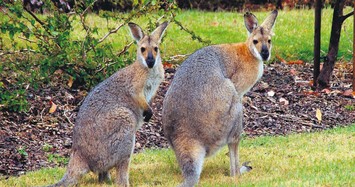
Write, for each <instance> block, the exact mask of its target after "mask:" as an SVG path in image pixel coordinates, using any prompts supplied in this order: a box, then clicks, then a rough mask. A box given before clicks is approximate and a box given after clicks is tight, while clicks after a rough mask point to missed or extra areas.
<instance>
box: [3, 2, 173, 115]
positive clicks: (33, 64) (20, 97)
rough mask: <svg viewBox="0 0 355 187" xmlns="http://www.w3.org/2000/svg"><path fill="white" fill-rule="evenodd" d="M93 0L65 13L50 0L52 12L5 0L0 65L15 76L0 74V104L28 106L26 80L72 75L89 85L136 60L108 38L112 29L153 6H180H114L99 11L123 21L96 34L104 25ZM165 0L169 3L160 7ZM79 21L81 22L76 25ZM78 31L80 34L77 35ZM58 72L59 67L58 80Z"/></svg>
mask: <svg viewBox="0 0 355 187" xmlns="http://www.w3.org/2000/svg"><path fill="white" fill-rule="evenodd" d="M94 3H95V1H94V0H90V1H83V2H81V3H80V4H77V5H75V7H73V11H72V12H71V13H69V14H67V13H63V12H61V11H60V10H59V9H58V8H57V7H55V6H54V5H53V3H52V2H51V1H50V0H46V1H45V9H46V10H47V11H48V13H46V14H45V15H38V14H35V13H33V12H31V11H30V10H28V9H27V8H26V7H23V6H22V1H14V2H10V3H4V2H1V5H2V6H3V7H2V8H1V11H2V12H1V13H0V14H3V15H4V16H1V18H0V23H1V24H0V30H1V34H0V58H1V62H0V70H5V71H6V72H8V73H7V74H16V76H10V78H8V76H6V75H2V76H1V77H0V109H7V110H10V111H26V109H28V104H27V100H26V94H27V88H25V87H24V86H25V85H30V86H31V87H36V86H38V85H41V83H48V82H51V81H62V82H66V81H68V80H69V79H73V80H74V84H73V87H75V88H77V87H80V88H83V89H87V90H89V89H90V88H91V87H92V86H94V85H96V84H97V83H98V82H100V81H102V80H103V79H105V78H107V77H108V76H109V75H111V74H113V73H114V72H115V71H117V69H119V68H121V67H124V66H125V65H127V64H129V63H131V62H132V61H131V60H127V53H126V49H127V48H126V47H125V48H124V50H123V51H120V52H119V53H117V52H116V51H115V50H114V49H113V43H108V42H104V41H105V39H106V38H107V37H108V36H109V35H111V34H114V33H116V32H117V30H119V29H121V28H124V26H125V24H126V23H128V22H129V21H131V20H132V19H133V18H138V17H142V16H145V15H147V14H149V13H152V12H157V14H158V15H159V16H164V15H169V16H170V15H171V12H172V11H175V10H176V6H174V5H173V4H174V2H173V1H171V0H169V1H166V2H164V1H159V0H153V1H135V2H134V3H133V6H134V9H133V10H132V11H131V12H130V13H127V14H116V15H114V16H113V14H112V13H111V12H103V11H101V12H99V16H100V17H102V18H105V19H106V20H107V22H108V21H109V20H114V21H116V22H118V23H119V24H118V25H119V26H118V27H117V28H116V27H115V28H108V27H107V31H106V32H107V34H106V35H103V36H98V35H99V34H98V30H99V29H101V28H99V27H98V26H92V25H91V24H90V14H89V13H88V12H89V9H91V8H92V7H93V5H94ZM163 3H164V5H165V6H166V5H169V6H166V7H165V9H161V6H162V5H163ZM165 17H168V16H165ZM165 19H166V18H165ZM156 22H157V19H156V16H152V17H149V23H150V25H149V28H153V27H155V24H156ZM75 23H79V24H80V26H77V25H75V26H74V24H75ZM77 33H80V34H81V36H80V37H76V36H73V35H76V34H77ZM19 40H21V41H22V43H19ZM9 44H10V45H9ZM128 44H129V42H128V41H126V45H127V46H128ZM14 56H18V58H20V59H21V60H23V59H25V58H26V57H28V56H33V57H35V58H32V59H31V60H26V61H22V62H19V61H17V60H18V58H14ZM21 66H23V67H21ZM56 72H61V73H60V75H59V80H58V73H56ZM5 74H6V73H5ZM8 79H10V80H8ZM4 80H6V81H4ZM27 87H28V86H27Z"/></svg>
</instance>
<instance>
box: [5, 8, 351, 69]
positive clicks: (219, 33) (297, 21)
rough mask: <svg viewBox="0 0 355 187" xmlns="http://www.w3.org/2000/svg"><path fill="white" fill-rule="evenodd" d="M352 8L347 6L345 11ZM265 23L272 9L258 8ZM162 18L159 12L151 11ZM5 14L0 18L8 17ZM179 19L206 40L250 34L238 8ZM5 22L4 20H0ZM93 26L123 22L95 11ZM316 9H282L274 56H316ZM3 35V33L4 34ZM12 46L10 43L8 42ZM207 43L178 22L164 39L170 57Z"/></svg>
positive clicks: (125, 37)
mask: <svg viewBox="0 0 355 187" xmlns="http://www.w3.org/2000/svg"><path fill="white" fill-rule="evenodd" d="M351 10H352V9H350V8H346V9H345V10H344V12H345V13H347V12H350V11H351ZM254 14H255V15H256V16H257V17H258V19H259V22H260V23H261V22H262V21H263V20H264V18H266V16H267V15H268V14H269V12H254ZM332 15H333V10H332V9H324V10H323V11H322V29H321V31H322V37H321V39H322V42H321V46H322V47H321V55H322V56H325V54H326V52H327V50H328V44H329V36H330V30H331V21H332ZM151 16H153V17H156V18H158V17H159V16H157V15H151ZM4 19H5V18H0V20H2V21H5V20H4ZM72 19H73V22H74V24H73V25H74V28H75V29H74V31H73V33H72V37H73V39H77V38H82V37H84V36H85V32H84V31H83V30H82V26H81V24H80V22H79V19H78V18H77V17H76V18H72ZM176 19H177V20H178V21H180V22H181V23H182V24H183V25H184V26H185V27H186V28H188V29H190V30H192V31H194V32H195V33H196V34H197V35H198V36H201V38H203V39H204V40H210V41H211V43H212V44H221V43H235V42H242V41H244V40H245V39H246V38H247V30H246V28H245V27H244V21H243V13H237V12H201V11H196V10H189V11H181V12H180V13H178V14H177V17H176ZM132 21H133V22H136V23H138V24H139V25H141V26H142V27H143V28H146V26H147V22H148V19H147V17H141V18H139V19H138V20H137V19H135V20H132ZM0 22H1V21H0ZM87 24H88V25H89V26H92V27H93V26H96V27H98V34H97V38H101V37H102V36H103V35H105V34H106V33H107V32H108V31H109V30H110V29H112V28H115V27H117V25H119V24H120V23H118V22H117V21H113V20H110V19H109V20H108V21H106V19H104V18H100V17H98V16H96V15H94V14H92V15H89V17H88V18H87ZM352 24H353V22H352V18H349V19H347V20H346V21H345V22H344V24H343V29H342V35H341V39H340V46H339V55H338V57H340V59H342V58H344V60H346V61H350V60H351V58H352V35H353V32H352V28H353V26H352ZM313 27H314V10H290V11H279V16H278V18H277V20H276V25H275V36H274V38H273V52H272V54H273V57H272V59H274V58H275V54H278V55H279V56H281V57H282V58H285V59H286V60H297V59H302V60H304V61H307V62H311V61H312V59H313V34H314V29H313ZM0 37H1V34H0ZM3 40H4V41H3V43H4V44H8V45H10V44H9V42H8V41H9V40H8V39H7V38H6V37H4V38H3ZM130 41H132V39H131V37H130V36H129V31H128V28H123V29H120V30H119V31H118V32H117V33H116V34H113V35H111V36H110V37H108V38H107V39H106V40H105V42H109V43H112V45H113V47H114V49H115V50H117V51H120V50H121V49H122V47H123V46H124V45H125V44H126V43H129V42H130ZM20 43H22V44H20V46H21V45H22V46H23V47H24V46H26V45H30V44H28V43H27V44H26V42H24V41H20ZM8 47H10V46H8ZM201 47H203V44H202V43H199V42H198V41H192V40H191V35H189V34H188V33H186V32H184V31H182V30H180V29H179V27H178V26H177V25H176V24H171V25H170V26H169V28H168V30H167V36H166V37H165V39H164V42H163V43H162V46H161V49H162V53H163V57H165V58H167V57H170V56H174V55H177V54H191V53H192V52H194V51H195V50H197V49H199V48H201ZM135 50H136V49H135V47H131V48H130V52H131V53H130V54H132V56H131V58H132V59H133V58H134V57H135V56H134V54H135V53H134V52H135Z"/></svg>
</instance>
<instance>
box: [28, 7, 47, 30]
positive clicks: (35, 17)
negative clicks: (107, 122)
mask: <svg viewBox="0 0 355 187" xmlns="http://www.w3.org/2000/svg"><path fill="white" fill-rule="evenodd" d="M23 9H25V10H26V12H27V13H29V14H30V15H31V16H32V17H33V18H34V19H35V20H36V21H37V22H38V23H40V24H41V25H42V26H43V25H45V23H44V22H43V21H41V20H40V19H39V18H38V17H37V16H36V15H35V14H34V13H33V12H31V11H30V10H28V9H27V7H23Z"/></svg>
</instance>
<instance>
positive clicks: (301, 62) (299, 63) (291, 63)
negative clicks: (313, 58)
mask: <svg viewBox="0 0 355 187" xmlns="http://www.w3.org/2000/svg"><path fill="white" fill-rule="evenodd" d="M287 64H288V65H293V64H298V65H301V64H304V62H303V61H302V60H293V61H289V62H287Z"/></svg>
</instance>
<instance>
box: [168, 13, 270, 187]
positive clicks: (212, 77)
mask: <svg viewBox="0 0 355 187" xmlns="http://www.w3.org/2000/svg"><path fill="white" fill-rule="evenodd" d="M274 14H275V13H272V15H271V16H273V18H274V19H276V16H275V15H274ZM276 14H277V12H276ZM248 15H249V16H250V14H248ZM249 16H246V18H248V17H249ZM274 19H268V20H269V21H272V22H273V23H274ZM255 20H256V19H255ZM248 21H249V20H248ZM254 24H255V25H257V22H256V23H252V22H251V23H250V24H249V25H254ZM268 26H273V24H269V25H268ZM249 29H250V28H248V30H249ZM264 32H265V33H264V34H263V35H262V34H260V29H254V30H252V31H251V34H250V36H249V38H248V40H247V42H245V43H238V44H222V45H215V46H208V47H205V48H202V49H200V50H198V51H196V52H195V53H193V54H192V55H190V56H189V57H188V58H187V59H186V60H185V61H184V62H183V63H182V65H181V66H180V67H179V69H178V70H177V72H176V73H175V76H174V80H173V81H172V83H171V85H170V88H169V90H168V92H167V93H166V95H165V99H164V102H163V113H162V123H163V129H164V134H165V136H166V138H167V140H168V142H169V144H170V145H171V147H172V148H173V150H174V152H175V155H176V158H177V160H178V163H179V165H180V168H181V170H182V173H183V176H184V181H183V183H182V184H181V185H180V186H183V187H190V186H194V185H196V184H197V183H198V181H199V177H200V174H201V170H202V165H203V160H204V157H207V156H211V155H213V154H214V153H215V152H216V151H218V150H219V149H220V148H221V147H223V146H225V145H228V148H229V156H230V174H231V176H235V175H240V167H239V153H238V146H239V142H240V139H241V133H242V131H243V125H242V119H243V105H242V98H243V95H244V94H245V93H246V92H247V91H248V90H249V89H250V88H251V87H252V86H253V85H254V84H255V83H256V81H257V80H258V79H259V78H260V77H261V75H262V70H263V68H262V67H263V66H262V64H263V62H262V61H261V59H260V58H259V56H260V54H256V53H257V52H258V53H260V51H258V49H257V47H255V44H253V40H255V39H256V38H257V39H258V40H259V41H260V42H261V41H262V42H264V41H265V40H267V39H269V38H270V37H271V36H270V33H271V32H269V28H265V29H264ZM270 48H271V47H270ZM258 55H259V56H258ZM250 169H251V167H250ZM250 169H249V170H250ZM249 170H248V171H249ZM243 171H244V170H243Z"/></svg>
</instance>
